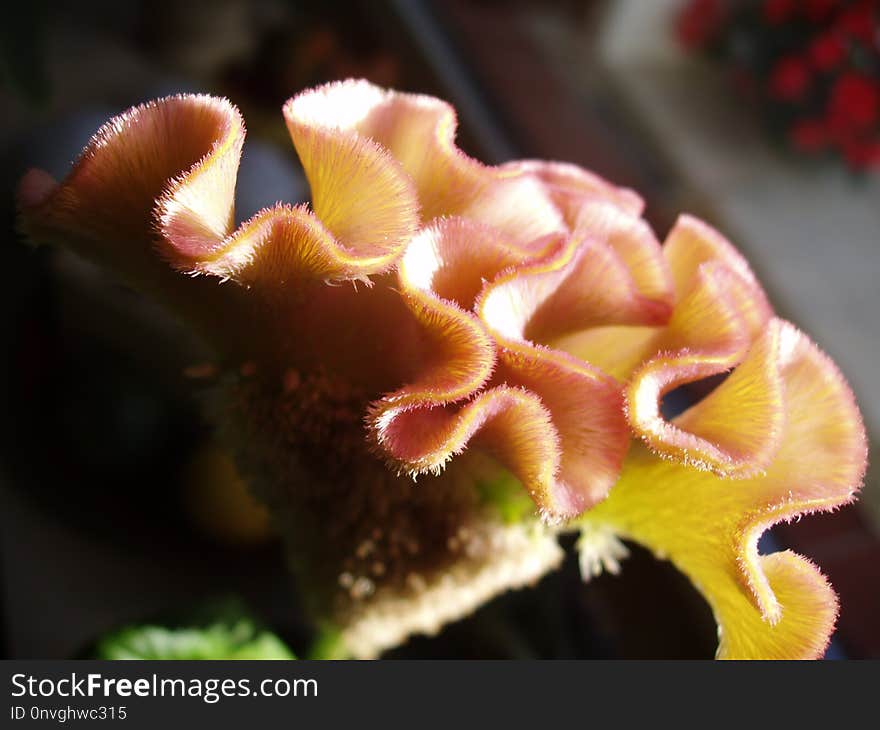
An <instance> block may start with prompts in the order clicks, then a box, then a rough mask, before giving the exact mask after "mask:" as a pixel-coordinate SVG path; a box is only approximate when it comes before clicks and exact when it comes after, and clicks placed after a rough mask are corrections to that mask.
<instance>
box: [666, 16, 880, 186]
mask: <svg viewBox="0 0 880 730" xmlns="http://www.w3.org/2000/svg"><path fill="white" fill-rule="evenodd" d="M675 31H676V35H677V37H678V40H679V42H680V43H681V44H682V46H684V47H685V48H686V49H688V50H690V51H694V52H701V53H705V54H708V55H710V56H712V57H714V58H716V59H718V60H719V61H720V62H721V63H723V64H724V65H725V66H726V67H727V68H728V69H729V71H730V77H731V79H732V82H733V85H734V87H735V88H736V90H737V91H738V92H739V93H740V94H742V95H745V96H747V97H748V98H749V99H750V100H751V101H752V102H754V103H755V104H756V105H758V106H759V107H760V108H761V110H762V112H763V114H764V116H765V117H766V119H767V122H768V124H769V126H770V127H771V129H772V130H773V131H774V132H775V133H776V134H777V135H778V136H780V137H781V138H782V139H784V140H785V142H786V143H787V144H788V145H789V146H790V147H791V148H793V149H795V150H796V151H798V152H801V153H805V154H809V155H813V156H822V155H825V156H838V157H842V158H843V159H844V160H845V161H846V162H847V163H848V164H849V166H850V167H852V168H853V169H856V170H864V169H867V168H871V167H880V0H689V1H688V2H686V3H685V5H684V6H683V7H682V8H681V10H680V12H679V13H678V15H677V17H676V24H675Z"/></svg>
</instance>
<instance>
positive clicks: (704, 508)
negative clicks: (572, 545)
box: [583, 320, 866, 658]
mask: <svg viewBox="0 0 880 730" xmlns="http://www.w3.org/2000/svg"><path fill="white" fill-rule="evenodd" d="M759 347H769V348H770V350H773V349H774V348H775V351H776V361H777V369H778V372H779V373H780V379H781V398H782V408H783V412H784V419H783V423H784V428H783V432H782V435H781V438H780V440H779V447H778V449H777V451H776V454H775V456H774V458H773V459H772V461H771V462H770V463H769V464H768V465H767V468H766V470H765V471H764V472H763V473H762V474H759V475H756V476H753V477H751V478H747V479H736V480H730V479H724V478H721V477H719V476H717V475H715V474H712V473H709V472H705V471H700V470H697V469H694V468H691V467H689V466H688V465H687V464H682V463H673V462H670V461H666V460H662V459H659V458H657V457H656V456H654V455H652V454H651V453H650V452H649V451H648V450H647V449H645V448H644V447H641V446H639V447H634V449H633V450H632V451H631V453H630V456H629V458H628V459H627V462H626V464H625V466H624V470H623V474H622V476H621V480H620V482H619V483H618V484H617V485H616V486H615V487H614V488H613V489H612V491H611V493H610V495H609V497H608V498H607V499H606V500H605V501H604V502H602V503H601V504H600V505H598V506H597V507H596V508H594V509H593V510H592V511H591V512H588V513H587V514H586V515H585V516H584V518H583V519H584V520H585V521H587V522H589V523H595V524H604V525H608V526H610V527H612V528H613V529H615V530H616V531H617V532H618V533H619V534H621V535H622V536H624V537H628V538H630V539H633V540H635V541H637V542H641V543H642V544H644V545H646V546H647V547H649V548H651V549H652V550H653V551H654V552H655V553H656V554H657V555H658V556H661V557H666V558H668V559H670V560H671V561H672V562H673V563H675V565H676V566H677V567H678V568H679V569H680V570H681V571H682V572H684V573H685V574H686V575H687V576H688V577H689V578H690V579H691V581H692V582H693V584H694V585H695V586H696V587H697V588H698V589H699V590H700V591H701V592H702V593H703V595H704V596H705V597H706V599H707V601H708V602H709V604H710V605H711V607H712V610H713V611H714V613H715V617H716V620H717V621H718V624H719V635H720V642H719V649H718V655H719V657H724V658H808V657H816V656H819V655H821V653H822V651H823V650H824V647H825V646H826V645H827V642H828V639H829V637H830V634H831V631H832V630H833V626H834V620H835V616H836V599H835V597H834V594H833V592H832V591H831V589H830V588H829V587H828V585H827V583H826V582H825V580H824V578H823V577H822V575H821V574H820V573H819V572H818V570H816V568H814V567H813V566H812V565H811V564H809V562H807V561H806V560H804V559H803V558H801V557H799V556H796V555H793V554H791V553H779V554H775V555H770V556H761V555H759V554H758V550H757V543H758V538H759V537H760V535H761V533H762V532H764V530H766V529H767V528H768V527H770V526H771V525H772V524H774V523H776V522H779V521H782V520H790V519H793V518H795V517H797V516H799V515H801V514H805V513H808V512H815V511H823V510H830V509H833V508H835V507H837V506H840V505H843V504H846V503H847V502H849V501H851V500H852V499H853V496H854V494H855V491H856V490H857V489H858V487H859V484H860V482H861V479H862V476H863V474H864V470H865V460H866V442H865V433H864V428H863V426H862V423H861V419H860V416H859V413H858V410H857V408H856V405H855V402H854V400H853V396H852V393H851V392H850V390H849V388H848V387H847V385H846V383H845V381H844V380H843V378H842V377H841V375H840V373H839V372H838V371H837V369H836V368H835V367H834V365H833V363H832V362H831V361H830V360H829V359H828V358H827V357H826V356H825V355H824V354H823V353H821V352H820V351H819V350H818V349H817V348H816V346H815V345H814V344H813V343H812V342H810V341H809V339H807V337H806V336H804V335H803V334H802V333H800V332H798V331H797V330H796V329H795V328H794V327H793V326H791V325H789V324H788V323H785V322H782V321H780V320H774V321H773V322H772V323H771V324H770V326H769V327H768V332H767V334H766V336H765V342H762V343H759ZM734 417H735V416H734Z"/></svg>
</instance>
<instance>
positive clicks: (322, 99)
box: [284, 84, 419, 274]
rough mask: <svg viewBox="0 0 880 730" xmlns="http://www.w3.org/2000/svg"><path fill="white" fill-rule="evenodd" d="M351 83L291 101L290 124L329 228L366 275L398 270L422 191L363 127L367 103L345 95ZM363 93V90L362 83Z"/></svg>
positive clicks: (318, 211)
mask: <svg viewBox="0 0 880 730" xmlns="http://www.w3.org/2000/svg"><path fill="white" fill-rule="evenodd" d="M350 86H351V85H350V84H349V85H346V84H330V85H328V86H324V87H320V88H318V89H313V90H310V91H306V92H303V93H302V94H300V95H299V96H296V97H294V98H292V99H290V100H289V101H288V102H287V103H286V104H285V105H284V118H285V121H286V122H287V127H288V130H289V131H290V136H291V138H292V139H293V143H294V146H295V147H296V150H297V153H298V154H299V157H300V160H301V162H302V165H303V169H304V170H305V173H306V177H307V178H308V181H309V185H310V187H311V192H312V207H313V209H314V211H315V215H316V216H317V217H318V218H319V219H320V220H321V223H322V224H323V226H324V227H325V228H326V229H327V230H328V231H330V232H331V233H332V235H333V236H334V237H335V238H336V239H337V240H338V242H339V244H340V246H341V247H343V248H344V249H346V250H347V251H348V252H349V255H350V256H352V257H353V258H356V259H358V261H359V266H360V267H361V270H362V271H364V273H367V274H371V273H378V272H380V271H383V270H385V269H388V268H389V267H390V266H392V265H393V264H394V262H395V261H396V260H397V258H398V256H399V255H400V254H401V253H402V252H403V249H404V247H405V246H406V244H407V243H408V242H409V239H410V238H411V236H412V234H413V233H415V230H416V228H417V227H418V223H419V201H418V194H417V191H416V188H415V185H414V184H413V182H412V179H411V178H410V177H409V175H407V174H406V172H405V171H404V169H403V167H402V166H401V164H400V163H399V162H398V161H397V160H395V159H394V158H393V157H392V156H391V154H389V152H388V151H387V150H386V149H384V148H383V147H382V146H381V145H379V144H377V143H376V142H374V141H373V140H371V139H369V138H368V137H366V136H364V135H363V134H361V133H360V132H359V131H358V129H357V124H358V122H359V121H361V120H362V118H363V116H364V114H365V113H366V112H367V108H366V107H365V106H364V104H365V103H367V102H366V101H365V100H364V99H363V98H362V97H363V96H364V94H362V93H358V94H356V95H355V99H354V102H360V105H358V104H357V103H353V100H352V98H351V94H348V93H341V91H343V90H350ZM356 87H357V88H358V89H359V90H362V89H361V85H356Z"/></svg>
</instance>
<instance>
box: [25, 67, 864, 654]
mask: <svg viewBox="0 0 880 730" xmlns="http://www.w3.org/2000/svg"><path fill="white" fill-rule="evenodd" d="M283 113H284V119H285V121H286V123H287V127H288V130H289V131H290V135H291V138H292V140H293V144H294V146H295V148H296V150H297V153H298V155H299V158H300V160H301V162H302V165H303V169H304V172H305V174H306V177H307V178H308V181H309V184H310V187H311V205H306V204H301V205H288V204H280V203H279V204H278V205H276V206H273V207H271V208H267V209H265V210H262V211H260V212H259V213H257V214H256V215H255V216H254V217H253V218H251V219H250V220H248V221H246V222H244V223H242V224H241V225H240V226H238V227H235V225H234V215H233V210H234V189H235V176H236V171H237V167H238V162H239V157H240V154H241V149H242V144H243V141H244V125H243V122H242V120H241V117H240V115H239V114H238V111H237V110H236V109H235V108H234V107H233V106H231V105H230V104H229V103H228V102H226V101H224V100H218V99H215V98H212V97H207V96H176V97H169V98H166V99H162V100H159V101H156V102H151V103H149V104H146V105H143V106H140V107H136V108H134V109H132V110H130V111H128V112H126V113H124V114H122V115H121V116H119V117H117V118H115V119H113V120H111V121H110V122H109V123H108V124H107V125H105V126H104V127H103V128H102V129H101V130H100V131H99V132H98V133H97V134H96V136H95V137H94V138H93V139H92V141H91V142H90V143H89V145H88V146H87V148H86V150H85V151H84V153H83V155H82V156H81V158H80V159H79V161H78V162H77V163H76V165H75V167H74V169H73V171H72V172H71V173H70V175H68V177H67V178H66V179H65V180H64V181H62V182H61V183H55V182H54V181H53V180H51V179H50V178H49V177H48V176H47V175H46V174H45V173H42V172H39V171H32V172H30V173H28V175H26V177H25V178H24V179H23V181H22V184H21V187H20V201H21V207H22V225H23V228H24V230H25V231H26V232H27V234H28V235H29V236H30V237H31V238H32V239H33V240H35V241H38V242H43V241H45V242H58V243H62V244H65V245H68V246H70V247H72V248H74V249H75V250H77V251H79V252H81V253H82V254H84V255H86V256H88V257H90V258H92V259H95V260H97V261H98V262H100V263H102V264H104V265H106V266H108V267H110V268H112V269H114V270H115V271H116V272H117V273H118V274H120V275H121V276H123V277H124V278H126V279H127V280H128V281H130V282H131V283H132V284H133V285H135V286H137V287H138V288H140V289H142V290H144V291H145V292H147V293H150V294H153V295H154V296H156V297H158V298H159V299H160V300H162V301H163V302H165V303H167V304H168V305H169V306H170V307H172V308H173V309H174V310H175V311H176V312H178V313H179V314H180V315H181V316H183V317H185V318H186V319H187V320H188V321H189V322H190V323H191V324H192V325H193V326H194V327H195V328H196V329H197V330H198V331H200V332H201V334H202V335H203V336H204V337H205V338H206V340H207V341H208V342H209V343H211V344H212V345H213V347H214V349H215V351H216V352H217V357H218V360H219V361H220V363H221V365H222V366H223V369H224V370H225V372H226V375H225V376H224V377H222V378H220V379H219V380H218V381H217V383H216V384H215V385H214V389H213V398H212V403H213V405H212V413H213V414H214V417H215V419H216V421H217V423H218V427H219V429H220V430H221V432H222V433H223V434H225V436H226V438H227V442H228V443H229V444H230V446H231V448H232V449H233V450H235V452H236V453H237V456H238V459H239V462H240V464H241V468H242V471H243V473H244V474H245V476H246V477H247V478H248V479H249V481H250V482H251V484H252V486H253V488H254V490H255V492H256V493H257V494H258V495H259V496H260V497H261V498H262V499H263V500H264V501H265V502H266V503H267V504H268V505H269V507H270V509H271V510H272V512H273V515H274V517H275V520H276V522H277V523H278V524H279V526H280V529H281V532H282V533H283V534H284V535H285V536H286V538H287V543H288V551H289V553H290V556H291V561H292V564H293V565H294V567H295V569H296V571H297V572H298V573H299V575H300V576H301V577H302V578H303V580H304V585H305V586H307V587H309V588H311V587H313V586H314V587H316V590H315V595H316V597H315V598H313V610H314V611H315V613H316V614H318V615H319V616H321V617H323V618H324V619H327V620H330V621H331V622H332V623H333V624H335V625H336V626H337V627H339V628H340V630H341V632H342V636H343V640H344V641H345V642H346V644H347V646H348V648H349V651H351V652H352V653H353V654H355V655H358V656H372V655H374V654H375V653H377V652H378V651H381V650H382V649H383V648H386V647H388V646H392V645H394V644H396V643H398V642H399V641H401V640H402V639H403V638H405V637H406V636H407V635H408V634H409V633H412V632H414V631H434V630H436V629H437V628H439V626H440V625H442V624H443V623H444V622H445V621H448V620H452V619H454V618H457V617H459V616H461V615H464V614H466V613H467V612H469V611H470V610H472V609H473V608H474V607H476V606H477V605H479V604H480V603H482V602H483V601H485V600H487V599H488V598H489V597H491V596H492V595H494V594H495V593H497V592H499V591H501V590H504V589H506V588H510V587H515V586H519V585H522V584H524V583H528V582H531V581H533V580H535V579H536V578H537V577H539V576H540V575H541V574H543V573H544V572H546V571H547V570H549V569H550V568H551V567H553V566H554V565H555V564H556V563H557V562H558V561H559V559H560V555H561V553H560V551H559V548H558V546H557V545H556V541H555V532H556V531H558V530H559V529H570V528H577V529H581V530H582V531H583V533H584V536H585V539H584V541H583V544H584V545H585V546H586V545H587V544H589V545H590V550H592V551H593V552H592V553H591V554H590V556H589V559H585V564H588V565H591V566H594V567H593V568H591V569H590V570H591V571H595V570H597V569H598V568H599V567H601V566H602V565H613V566H616V565H617V562H616V561H617V559H618V558H620V557H622V554H623V553H622V550H621V546H620V543H619V542H617V538H616V537H615V535H620V536H623V537H627V538H630V539H633V540H637V541H640V542H643V543H645V544H646V545H648V546H649V547H651V548H653V549H654V550H655V551H657V552H658V553H659V554H662V555H665V556H668V557H669V558H670V559H671V560H673V561H674V562H675V563H676V564H677V565H678V566H679V567H680V568H681V569H682V570H683V571H684V572H685V573H686V574H687V575H688V576H689V577H691V579H692V580H693V581H694V583H695V585H696V586H697V587H698V588H699V589H700V590H702V591H703V592H704V594H705V595H706V597H707V600H708V601H709V602H710V604H711V605H712V607H713V610H714V611H715V613H716V616H717V617H718V620H719V626H720V627H721V629H722V633H721V644H720V647H719V653H720V655H722V656H814V655H817V654H818V653H819V652H821V650H822V647H823V646H824V644H825V643H826V642H827V639H828V636H829V635H830V632H831V630H832V627H833V622H834V616H835V610H836V608H835V607H836V604H835V600H834V596H833V592H831V590H830V588H828V586H827V583H826V582H825V581H824V579H823V578H822V576H821V574H820V573H818V571H817V570H816V569H815V568H814V567H813V566H811V565H809V564H808V563H807V562H806V561H804V560H803V559H802V558H799V557H797V556H793V555H791V554H788V553H782V554H778V555H773V556H760V555H758V554H757V548H756V545H757V538H758V536H759V535H760V533H761V532H762V531H763V530H764V529H766V528H767V527H768V526H770V525H771V524H773V523H774V522H776V521H779V520H781V519H791V518H792V517H794V516H797V515H799V514H801V513H805V512H809V511H815V510H819V509H830V508H833V507H836V506H839V505H840V504H844V503H846V502H847V501H849V500H851V499H852V497H853V494H854V492H855V489H856V488H857V486H858V484H859V483H860V480H861V477H862V474H863V471H864V461H865V440H864V431H863V428H862V425H861V421H860V418H859V414H858V410H857V408H856V406H855V403H854V401H853V399H852V395H851V393H850V392H849V390H848V388H847V386H846V384H845V382H844V381H843V379H842V377H841V376H840V375H839V373H838V372H837V370H836V369H835V368H834V366H833V364H832V363H831V362H830V361H829V360H828V359H827V357H825V356H824V355H822V354H821V353H820V352H819V351H818V350H817V349H816V347H815V346H814V345H813V344H812V343H811V342H810V341H809V340H808V339H807V338H806V337H805V336H804V335H803V334H801V333H800V332H798V331H797V330H796V329H794V327H793V326H792V325H790V324H788V323H785V322H782V321H781V320H778V319H777V318H775V317H774V315H773V312H772V309H771V307H770V305H769V304H768V302H767V299H766V297H765V296H764V294H763V292H762V290H761V288H760V285H759V284H758V283H757V281H756V279H755V277H754V275H753V274H752V272H751V270H750V269H749V267H748V264H747V263H746V262H745V261H744V259H743V258H742V257H741V256H740V255H739V254H738V253H737V252H736V250H735V249H734V247H733V246H732V245H731V244H730V243H728V242H727V241H726V240H724V239H723V238H722V237H721V236H720V235H719V234H718V233H717V232H715V231H714V230H712V229H711V228H710V227H708V226H707V225H706V224H704V223H701V222H700V221H697V220H696V219H694V218H691V217H688V216H683V217H682V218H681V219H680V220H679V222H678V223H677V224H676V226H675V227H674V228H673V230H672V231H671V232H670V233H669V235H668V237H667V239H666V241H665V243H664V244H663V245H661V244H660V242H659V241H658V240H657V239H656V237H655V235H654V233H653V232H652V230H651V228H650V227H649V226H648V225H647V223H645V221H644V220H643V219H642V218H641V217H640V215H641V210H642V202H641V200H640V198H639V197H638V196H637V195H636V194H635V193H633V192H632V191H629V190H625V189H621V188H618V187H615V186H613V185H611V184H609V183H608V182H606V181H604V180H602V179H601V178H599V177H597V176H595V175H593V174H591V173H589V172H587V171H584V170H582V169H580V168H578V167H576V166H573V165H567V164H562V163H548V162H542V161H517V162H512V163H508V164H505V165H502V166H499V167H490V166H485V165H482V164H481V163H479V162H477V161H476V160H473V159H472V158H470V157H468V156H467V155H465V154H464V153H463V152H462V151H461V150H459V149H458V147H456V145H455V142H454V138H455V129H456V118H455V112H454V110H453V109H452V108H451V107H450V106H449V105H447V104H445V103H444V102H441V101H439V100H437V99H434V98H431V97H425V96H418V95H412V94H402V93H397V92H393V91H385V90H382V89H379V88H377V87H375V86H372V85H371V84H368V83H366V82H363V81H347V82H342V83H334V84H329V85H326V86H323V87H320V88H318V89H314V90H309V91H306V92H304V93H302V94H300V95H299V96H296V97H294V98H293V99H291V100H290V101H288V102H287V104H285V106H284V109H283ZM187 274H188V275H195V276H186V275H187ZM712 376H716V378H723V380H722V381H721V383H720V385H718V386H717V387H715V389H714V390H712V391H711V392H710V393H709V394H708V395H707V396H706V397H704V398H703V399H702V400H700V401H699V402H698V403H696V404H695V405H693V406H692V407H691V408H689V409H687V410H686V411H684V413H682V414H680V415H678V416H677V417H674V418H667V417H666V416H664V413H663V409H662V408H661V406H662V403H663V399H664V396H666V395H667V394H668V393H669V392H670V391H672V390H674V389H676V388H679V387H682V386H687V385H688V384H691V383H695V382H697V381H702V380H705V379H706V378H709V377H712ZM633 437H636V438H637V439H639V440H640V441H641V442H642V443H641V444H638V443H637V444H635V445H632V440H633ZM499 465H500V466H501V467H503V469H499ZM505 474H509V475H512V476H513V477H514V480H511V479H510V478H509V476H505ZM420 475H424V476H423V478H420V479H419V480H418V484H416V485H414V484H413V483H412V480H411V479H410V478H409V477H418V476H420ZM517 482H518V483H519V484H520V485H522V487H524V488H525V491H526V492H527V493H528V495H529V496H530V497H531V498H532V501H533V503H534V506H535V508H536V511H537V513H538V514H539V515H540V517H541V518H543V519H537V518H536V517H535V516H534V514H533V512H530V511H529V510H519V511H518V512H517V513H516V515H515V518H514V519H510V517H509V515H507V516H505V515H504V514H503V513H504V510H501V509H499V504H498V499H499V497H498V495H499V494H503V498H502V499H503V501H506V500H509V499H510V495H511V494H512V493H515V492H512V491H511V490H513V489H515V484H516V483H517ZM499 484H501V485H504V486H503V487H502V488H501V490H500V492H499V489H498V485H499ZM572 520H575V521H574V522H572ZM590 534H593V535H605V536H606V538H607V539H606V538H603V539H601V540H587V539H586V537H587V536H588V535H590ZM603 544H604V545H608V546H609V552H607V554H605V555H603V554H602V550H601V546H602V545H603ZM595 566H598V567H595Z"/></svg>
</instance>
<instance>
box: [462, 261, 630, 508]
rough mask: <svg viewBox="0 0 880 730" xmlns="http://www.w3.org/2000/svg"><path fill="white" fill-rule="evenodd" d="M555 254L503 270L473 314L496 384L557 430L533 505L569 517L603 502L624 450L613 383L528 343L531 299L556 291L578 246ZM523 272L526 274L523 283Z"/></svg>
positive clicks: (617, 394) (618, 400)
mask: <svg viewBox="0 0 880 730" xmlns="http://www.w3.org/2000/svg"><path fill="white" fill-rule="evenodd" d="M581 250H582V249H581ZM559 251H561V254H560V253H558V252H554V253H553V254H551V255H550V256H549V257H548V258H547V260H545V261H544V262H542V263H541V264H539V265H537V266H535V265H526V266H524V267H520V268H518V269H512V270H510V271H507V272H505V273H504V274H502V275H501V276H500V277H499V278H497V279H496V280H495V281H494V282H493V283H492V284H490V285H488V286H487V287H486V288H485V289H484V291H483V293H482V295H481V296H480V299H479V300H478V303H477V313H478V314H479V316H480V318H481V319H482V320H483V321H484V322H485V323H486V325H487V327H488V328H489V331H490V332H491V333H492V335H493V336H494V337H495V340H496V341H497V343H498V347H499V351H498V360H499V365H498V370H497V372H496V375H495V382H500V383H506V384H509V385H515V386H519V387H523V388H526V389H527V390H529V391H530V392H533V393H535V394H537V395H538V396H539V397H540V398H541V402H542V403H543V404H544V405H545V407H546V408H547V409H548V411H549V412H550V415H551V417H552V421H553V425H554V427H555V429H556V430H557V431H558V433H559V442H560V447H561V449H562V453H561V458H560V467H559V472H558V474H556V479H555V482H554V489H553V491H552V492H549V493H547V494H546V495H541V496H543V497H544V501H541V502H539V503H538V507H539V508H540V509H541V511H542V513H543V514H544V515H545V516H546V517H548V518H563V517H570V516H573V515H574V514H577V513H579V512H581V511H582V510H584V509H586V508H587V507H589V506H590V505H592V504H595V503H596V502H597V501H599V500H601V499H602V498H603V497H604V496H605V494H606V493H607V491H608V489H610V488H611V485H612V484H613V483H614V481H615V480H616V478H617V475H618V472H619V469H620V465H621V463H622V461H623V457H624V455H625V454H626V450H627V448H628V445H629V433H628V429H627V426H626V423H625V419H624V417H623V411H622V399H621V392H620V386H619V385H618V383H616V381H614V380H613V379H612V378H610V377H608V376H607V375H605V374H604V373H602V372H601V371H599V370H598V369H596V368H594V367H592V366H590V365H588V364H586V363H583V362H581V361H579V360H577V359H575V358H573V357H571V356H569V355H567V354H566V353H563V352H560V351H556V350H551V349H549V348H546V347H541V346H538V345H535V344H533V343H531V342H529V341H528V340H527V339H526V335H525V332H524V330H525V326H526V324H527V323H528V322H529V321H530V319H531V317H532V315H533V312H534V310H535V304H536V302H540V301H541V300H542V298H543V297H544V296H545V295H546V294H547V293H548V292H552V291H554V290H555V287H554V284H556V283H557V282H556V281H554V280H553V275H554V274H556V273H557V272H558V271H560V270H562V271H565V270H566V267H570V266H571V261H572V260H574V259H573V257H574V255H575V253H576V252H577V251H578V249H576V248H575V247H574V246H573V245H563V246H561V248H560V249H559ZM524 270H525V271H528V272H529V274H530V275H531V277H529V276H526V277H524V278H523V274H522V272H523V271H524Z"/></svg>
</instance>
